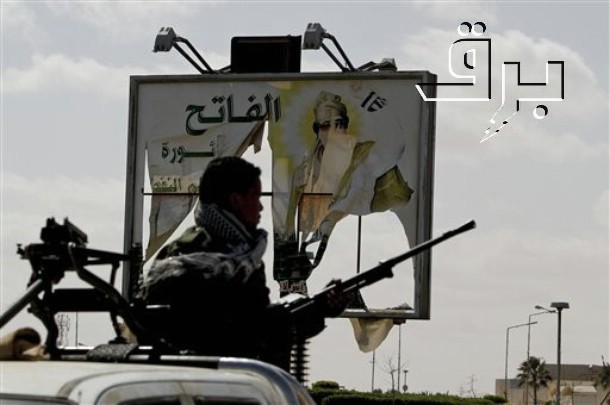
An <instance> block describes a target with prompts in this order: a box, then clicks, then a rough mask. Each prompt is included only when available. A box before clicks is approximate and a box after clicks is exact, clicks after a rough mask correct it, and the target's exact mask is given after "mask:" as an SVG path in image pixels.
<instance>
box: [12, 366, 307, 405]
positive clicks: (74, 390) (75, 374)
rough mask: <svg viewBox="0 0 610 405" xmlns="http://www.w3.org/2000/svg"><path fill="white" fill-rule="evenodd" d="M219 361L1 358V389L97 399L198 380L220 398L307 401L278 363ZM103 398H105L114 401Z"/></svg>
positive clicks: (198, 384) (77, 399)
mask: <svg viewBox="0 0 610 405" xmlns="http://www.w3.org/2000/svg"><path fill="white" fill-rule="evenodd" d="M218 364H219V367H218V369H214V368H203V367H191V366H178V365H158V364H132V363H101V362H86V361H1V362H0V392H1V393H2V394H22V395H36V396H45V397H55V398H66V399H70V400H73V401H75V402H77V403H94V402H95V401H97V400H99V399H100V398H105V397H103V395H107V396H108V395H110V394H109V393H108V390H109V389H110V388H112V387H118V386H126V385H128V384H136V383H141V384H145V383H147V384H149V385H148V386H147V387H148V388H147V391H151V389H152V390H153V391H154V390H155V389H158V390H160V389H161V388H159V387H160V386H161V385H163V386H165V387H166V388H164V390H165V391H166V392H169V391H170V390H182V389H186V388H188V387H189V384H191V385H192V384H193V383H195V384H196V387H197V388H196V390H197V392H204V391H205V393H206V395H212V396H217V397H225V398H229V397H230V398H245V399H256V401H257V403H298V402H299V399H301V397H303V395H304V396H305V398H306V399H307V400H308V398H307V397H308V394H307V393H306V391H305V390H304V388H303V387H302V386H300V385H299V384H298V383H296V382H295V380H293V379H291V378H286V376H287V374H285V373H284V372H283V370H280V369H277V368H276V367H274V366H271V365H269V364H266V363H262V362H259V361H256V360H249V359H236V358H221V360H220V361H219V363H218ZM284 374H285V375H284ZM171 384H174V385H173V386H171ZM174 386H175V387H174ZM185 387H186V388H185ZM193 387H195V386H193V385H192V386H191V389H195V388H193ZM303 392H305V394H303ZM105 393H106V394H105ZM297 393H298V394H297ZM297 397H298V398H299V399H297ZM105 399H106V400H104V401H103V402H114V401H113V400H111V399H109V398H105Z"/></svg>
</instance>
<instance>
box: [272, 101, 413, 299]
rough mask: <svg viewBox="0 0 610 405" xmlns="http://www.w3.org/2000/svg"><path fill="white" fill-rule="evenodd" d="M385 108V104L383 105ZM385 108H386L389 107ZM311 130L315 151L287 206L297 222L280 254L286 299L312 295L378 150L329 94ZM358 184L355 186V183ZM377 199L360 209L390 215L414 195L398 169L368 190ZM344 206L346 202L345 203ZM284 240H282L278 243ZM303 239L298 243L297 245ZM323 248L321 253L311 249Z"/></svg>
mask: <svg viewBox="0 0 610 405" xmlns="http://www.w3.org/2000/svg"><path fill="white" fill-rule="evenodd" d="M384 102H385V100H384ZM384 106H385V104H381V107H384ZM312 110H313V118H314V121H313V123H312V126H311V129H312V130H313V134H314V135H315V143H314V146H313V148H312V149H311V150H310V151H308V153H307V154H306V155H305V158H304V159H303V161H302V162H301V163H300V164H299V165H298V167H296V169H295V170H294V174H293V176H292V184H291V196H290V202H289V205H288V213H287V214H288V215H287V219H288V221H293V220H295V216H296V224H297V225H296V226H297V228H296V229H295V230H294V234H293V235H294V238H287V240H286V239H285V240H286V242H287V243H285V244H280V245H279V247H278V248H276V251H275V254H276V266H275V267H276V268H279V271H277V270H276V273H275V274H276V276H278V278H279V281H280V290H281V293H290V292H300V293H307V286H306V282H305V280H306V278H307V277H308V276H309V274H310V272H311V270H313V268H315V267H317V266H318V265H319V263H320V261H321V260H322V257H323V255H324V252H325V250H326V247H327V244H328V240H329V238H330V235H331V233H332V230H333V229H334V227H335V225H336V224H337V222H339V221H340V220H341V219H343V218H344V217H345V216H346V215H348V214H349V213H350V210H349V209H345V207H349V205H350V204H353V202H352V203H349V202H348V203H347V204H344V208H342V207H340V204H341V202H342V201H343V200H346V199H348V197H349V196H350V195H351V196H352V197H353V191H354V190H350V189H352V188H353V187H358V183H360V187H362V181H358V179H357V178H358V177H362V176H361V174H362V168H361V167H360V166H361V165H362V164H363V162H366V161H367V159H369V155H370V153H371V151H372V150H374V147H375V145H376V143H377V142H376V140H374V139H372V138H371V137H370V136H369V137H366V136H364V137H362V139H361V137H359V134H358V133H356V131H354V130H350V127H349V124H350V118H349V114H348V107H347V105H346V103H345V102H344V101H343V99H342V97H341V95H339V94H335V93H331V92H329V91H325V90H324V91H320V92H319V93H318V95H317V97H316V98H315V101H314V103H313V108H312ZM354 175H355V176H356V180H355V181H354V182H353V181H352V180H353V177H354ZM368 187H369V188H370V189H372V190H373V191H372V194H371V195H369V196H368V201H366V200H364V198H363V197H362V196H360V197H358V200H359V201H358V205H365V206H366V208H364V210H365V211H368V212H379V211H385V210H387V209H388V208H391V207H392V206H395V205H397V204H405V203H407V202H408V201H409V199H410V197H411V195H412V193H413V190H412V189H411V188H410V187H409V185H408V183H407V182H406V181H405V180H404V178H403V176H402V175H401V172H400V170H399V168H398V166H397V165H394V166H393V167H392V168H391V169H389V170H387V171H386V172H385V173H383V174H382V175H380V176H379V177H377V178H376V179H375V181H374V184H372V185H369V186H368ZM344 203H345V201H344ZM277 239H281V238H276V240H277ZM297 239H298V241H297ZM318 242H319V246H318V247H317V250H316V251H315V253H314V252H311V251H309V250H308V248H309V247H310V246H311V245H313V244H315V243H318ZM288 268H289V269H290V272H291V273H292V274H293V276H289V277H295V278H292V279H290V278H289V279H288V280H284V279H283V277H282V275H281V270H282V269H288Z"/></svg>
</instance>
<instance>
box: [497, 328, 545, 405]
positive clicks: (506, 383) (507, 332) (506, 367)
mask: <svg viewBox="0 0 610 405" xmlns="http://www.w3.org/2000/svg"><path fill="white" fill-rule="evenodd" d="M537 323H538V322H528V323H521V324H519V325H513V326H509V327H508V328H506V357H505V358H504V399H506V400H507V401H508V335H509V332H510V330H511V329H515V328H520V327H522V326H529V325H535V324H537Z"/></svg>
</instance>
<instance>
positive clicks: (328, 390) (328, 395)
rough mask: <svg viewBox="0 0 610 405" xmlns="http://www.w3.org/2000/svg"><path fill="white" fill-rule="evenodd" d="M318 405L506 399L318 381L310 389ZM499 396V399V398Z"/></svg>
mask: <svg viewBox="0 0 610 405" xmlns="http://www.w3.org/2000/svg"><path fill="white" fill-rule="evenodd" d="M309 393H310V394H311V396H312V398H313V399H314V401H316V403H317V404H318V405H346V404H363V405H366V404H372V405H381V404H395V405H495V404H498V403H502V402H504V399H503V398H501V397H497V396H495V395H488V396H487V397H490V398H461V397H458V396H453V395H447V394H432V393H420V394H411V393H409V394H401V393H399V392H385V393H382V392H381V391H379V390H376V392H359V391H355V390H348V389H344V388H341V387H340V385H339V384H338V383H335V382H334V381H318V382H316V383H313V384H312V387H311V389H310V390H309ZM498 398H499V399H498Z"/></svg>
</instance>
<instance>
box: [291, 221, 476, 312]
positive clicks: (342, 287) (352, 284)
mask: <svg viewBox="0 0 610 405" xmlns="http://www.w3.org/2000/svg"><path fill="white" fill-rule="evenodd" d="M475 227H476V223H475V221H474V220H473V221H470V222H468V223H466V224H464V225H462V226H460V227H458V228H456V229H453V230H450V231H447V232H445V233H444V234H442V235H441V236H438V237H436V238H433V239H430V240H428V241H426V242H423V243H420V244H419V245H417V246H415V247H414V248H413V249H411V250H409V251H407V252H405V253H403V254H400V255H398V256H395V257H393V258H391V259H388V260H386V261H384V262H381V263H380V264H379V265H378V266H375V267H373V268H372V269H370V270H367V271H365V272H363V273H359V274H357V275H355V276H354V277H351V278H349V279H347V280H345V281H342V282H339V283H336V284H331V285H329V286H327V287H326V288H324V289H323V290H322V291H320V292H319V293H317V294H316V295H313V296H311V297H306V296H303V295H299V294H290V295H288V296H286V297H285V298H284V305H283V306H284V310H285V311H286V312H287V313H289V314H290V315H291V316H294V317H299V316H305V314H307V313H309V311H312V310H314V308H315V309H316V310H318V309H319V308H324V307H325V306H327V302H328V298H329V295H330V294H331V293H342V294H349V293H351V292H355V291H357V290H360V289H361V288H364V287H367V286H369V285H371V284H374V283H376V282H378V281H379V280H382V279H384V278H390V277H393V276H394V273H393V271H392V268H393V267H394V266H396V265H397V264H398V263H401V262H403V261H405V260H407V259H409V258H411V257H413V256H415V255H417V254H419V253H421V252H423V251H425V250H428V249H430V248H432V246H434V245H437V244H439V243H441V242H444V241H445V240H447V239H449V238H452V237H454V236H456V235H459V234H461V233H463V232H466V231H469V230H471V229H474V228H475Z"/></svg>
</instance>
